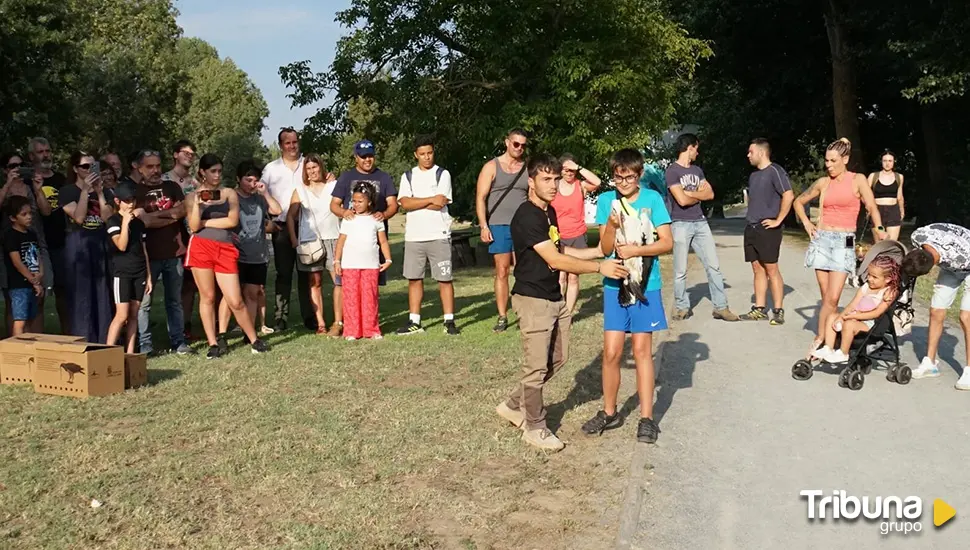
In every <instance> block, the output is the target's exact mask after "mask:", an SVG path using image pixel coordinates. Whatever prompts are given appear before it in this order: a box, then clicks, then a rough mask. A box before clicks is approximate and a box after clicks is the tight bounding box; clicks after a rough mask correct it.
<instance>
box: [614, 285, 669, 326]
mask: <svg viewBox="0 0 970 550" xmlns="http://www.w3.org/2000/svg"><path fill="white" fill-rule="evenodd" d="M619 294H620V290H619V289H617V288H610V287H604V288H603V330H605V331H615V332H625V333H628V334H643V333H648V332H658V331H661V330H667V315H666V313H664V303H663V298H662V296H661V293H660V291H659V290H648V291H647V292H646V298H647V303H646V304H644V303H642V302H637V303H635V304H633V305H632V306H626V307H624V306H621V305H620V301H619Z"/></svg>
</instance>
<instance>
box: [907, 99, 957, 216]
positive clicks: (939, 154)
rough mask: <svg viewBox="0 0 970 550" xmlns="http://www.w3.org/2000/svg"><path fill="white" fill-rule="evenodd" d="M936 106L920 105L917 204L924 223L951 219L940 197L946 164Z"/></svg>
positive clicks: (944, 202) (945, 203)
mask: <svg viewBox="0 0 970 550" xmlns="http://www.w3.org/2000/svg"><path fill="white" fill-rule="evenodd" d="M935 110H936V109H935V107H934V106H932V105H921V106H920V108H919V118H920V120H919V125H918V127H917V128H918V131H917V136H918V137H919V144H920V145H921V147H920V148H919V150H921V151H919V152H921V153H922V155H920V156H921V157H922V158H920V159H919V160H918V173H917V175H918V178H919V183H920V185H919V187H918V191H917V193H916V194H915V195H916V201H915V202H916V204H917V205H918V208H919V210H918V212H917V217H918V223H919V224H920V225H925V224H926V223H929V222H931V221H941V220H946V219H948V218H947V216H948V214H949V212H948V210H949V209H948V208H947V201H946V200H939V199H940V197H941V196H942V195H941V194H940V190H941V189H943V178H944V173H943V169H944V164H943V162H944V161H943V148H942V147H943V143H942V140H941V139H940V131H939V124H938V123H937V120H936V113H935Z"/></svg>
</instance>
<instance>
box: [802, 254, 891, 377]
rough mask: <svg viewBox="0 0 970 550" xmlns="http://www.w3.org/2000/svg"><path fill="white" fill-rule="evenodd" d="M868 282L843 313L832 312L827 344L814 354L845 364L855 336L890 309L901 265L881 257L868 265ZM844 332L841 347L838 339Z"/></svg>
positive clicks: (827, 331)
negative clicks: (836, 344)
mask: <svg viewBox="0 0 970 550" xmlns="http://www.w3.org/2000/svg"><path fill="white" fill-rule="evenodd" d="M867 271H868V272H867V274H866V283H865V284H864V285H862V288H860V289H859V291H858V292H857V293H856V295H855V298H854V299H853V300H852V302H850V303H849V305H848V306H846V307H845V309H844V310H842V312H841V313H838V312H836V313H833V314H832V315H830V316H829V318H828V319H827V320H826V321H825V324H826V329H825V344H824V345H823V346H822V347H821V348H819V349H817V350H815V351H814V352H813V353H812V357H814V358H815V359H821V360H822V361H825V362H827V363H829V364H832V365H839V364H842V363H846V362H848V360H849V350H850V349H851V347H852V341H853V340H854V339H855V337H856V335H858V334H861V333H865V332H869V330H870V329H872V327H873V326H874V325H875V324H876V319H878V318H879V317H882V316H883V315H885V314H886V312H887V311H889V306H890V305H891V304H892V303H893V302H895V300H896V297H897V296H898V295H899V279H900V273H899V264H897V263H896V261H895V260H893V259H892V258H890V257H888V256H879V257H878V258H876V259H875V260H873V261H872V262H871V263H870V264H869V269H868V270H867ZM840 333H841V340H842V341H841V346H840V347H839V349H836V348H835V340H836V338H838V337H839V336H840Z"/></svg>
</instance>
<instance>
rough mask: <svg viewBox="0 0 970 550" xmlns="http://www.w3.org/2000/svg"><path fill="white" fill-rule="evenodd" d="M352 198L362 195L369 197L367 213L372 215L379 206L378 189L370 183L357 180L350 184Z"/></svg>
mask: <svg viewBox="0 0 970 550" xmlns="http://www.w3.org/2000/svg"><path fill="white" fill-rule="evenodd" d="M350 193H351V196H353V195H356V194H357V193H360V194H361V195H364V196H365V197H367V213H368V214H370V213H371V212H373V211H374V208H375V207H376V206H377V189H375V188H374V185H373V184H371V182H369V181H365V180H356V181H354V182H352V183H351V184H350Z"/></svg>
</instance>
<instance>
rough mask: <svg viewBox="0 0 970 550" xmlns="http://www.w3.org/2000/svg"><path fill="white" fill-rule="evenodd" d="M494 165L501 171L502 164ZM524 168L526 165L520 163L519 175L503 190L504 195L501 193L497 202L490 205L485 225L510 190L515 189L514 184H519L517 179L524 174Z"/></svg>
mask: <svg viewBox="0 0 970 550" xmlns="http://www.w3.org/2000/svg"><path fill="white" fill-rule="evenodd" d="M496 164H498V165H499V166H498V167H499V169H501V168H502V164H501V163H496ZM525 167H526V163H524V162H523V163H522V168H520V169H519V173H518V174H516V175H515V179H514V180H512V184H511V185H509V186H508V187H507V188H506V189H505V192H504V193H502V196H500V197H499V198H498V200H497V201H495V204H494V205H492V208H491V209H490V210H489V211H488V212H486V213H485V223H486V224H488V223H489V220H490V219H491V218H492V214H494V213H495V211H496V210H498V207H499V205H500V204H502V201H504V200H505V197H507V196H509V193H511V192H512V189H515V184H516V183H519V178H521V177H522V174H523V173H524V172H525ZM493 181H494V180H493Z"/></svg>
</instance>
